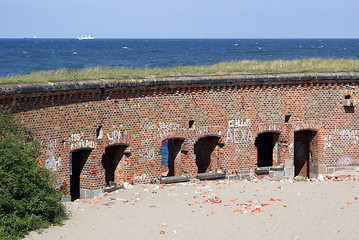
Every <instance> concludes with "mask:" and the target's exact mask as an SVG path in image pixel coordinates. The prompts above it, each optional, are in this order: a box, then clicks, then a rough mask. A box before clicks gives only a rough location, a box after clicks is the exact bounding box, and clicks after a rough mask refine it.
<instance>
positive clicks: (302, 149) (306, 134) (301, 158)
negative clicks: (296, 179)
mask: <svg viewBox="0 0 359 240" xmlns="http://www.w3.org/2000/svg"><path fill="white" fill-rule="evenodd" d="M316 134H317V132H316V131H312V130H305V131H298V132H295V133H294V176H298V175H300V176H304V177H309V173H310V169H309V163H310V161H312V160H313V156H314V153H315V151H316V148H317V146H316V141H315V140H314V139H315V135H316Z"/></svg>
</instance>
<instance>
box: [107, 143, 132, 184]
mask: <svg viewBox="0 0 359 240" xmlns="http://www.w3.org/2000/svg"><path fill="white" fill-rule="evenodd" d="M126 148H127V146H125V145H114V146H110V147H107V148H106V149H105V154H103V155H102V162H101V163H102V166H103V168H104V169H105V181H106V186H109V185H110V183H111V182H115V170H116V168H117V165H118V163H119V162H120V161H121V159H122V157H123V155H124V152H125V149H126Z"/></svg>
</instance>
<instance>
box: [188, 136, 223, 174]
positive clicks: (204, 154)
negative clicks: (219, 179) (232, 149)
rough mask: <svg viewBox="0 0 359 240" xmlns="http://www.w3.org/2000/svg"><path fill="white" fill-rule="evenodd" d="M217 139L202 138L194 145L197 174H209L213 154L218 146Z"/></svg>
mask: <svg viewBox="0 0 359 240" xmlns="http://www.w3.org/2000/svg"><path fill="white" fill-rule="evenodd" d="M218 141H219V137H203V138H201V139H199V140H198V141H197V142H196V144H195V145H194V154H195V155H196V164H197V167H198V173H205V172H210V171H211V169H210V165H211V161H212V160H213V159H212V158H213V156H212V155H213V152H214V150H215V148H216V146H217V145H218Z"/></svg>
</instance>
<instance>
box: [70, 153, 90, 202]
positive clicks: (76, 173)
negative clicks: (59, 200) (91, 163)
mask: <svg viewBox="0 0 359 240" xmlns="http://www.w3.org/2000/svg"><path fill="white" fill-rule="evenodd" d="M90 154H91V150H78V151H75V152H72V153H70V194H71V201H75V200H76V199H78V198H80V185H81V183H80V175H81V172H82V169H83V167H84V166H85V163H86V160H87V158H88V157H89V156H90Z"/></svg>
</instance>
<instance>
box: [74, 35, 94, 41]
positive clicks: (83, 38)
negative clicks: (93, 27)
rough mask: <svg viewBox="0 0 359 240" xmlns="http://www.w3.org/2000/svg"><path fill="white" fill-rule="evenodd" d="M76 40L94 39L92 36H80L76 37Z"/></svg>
mask: <svg viewBox="0 0 359 240" xmlns="http://www.w3.org/2000/svg"><path fill="white" fill-rule="evenodd" d="M77 39H78V40H89V39H95V38H94V37H93V36H92V35H89V36H87V35H81V37H77Z"/></svg>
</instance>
